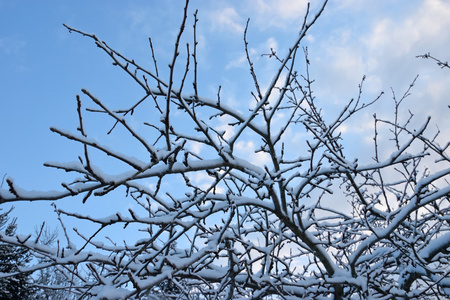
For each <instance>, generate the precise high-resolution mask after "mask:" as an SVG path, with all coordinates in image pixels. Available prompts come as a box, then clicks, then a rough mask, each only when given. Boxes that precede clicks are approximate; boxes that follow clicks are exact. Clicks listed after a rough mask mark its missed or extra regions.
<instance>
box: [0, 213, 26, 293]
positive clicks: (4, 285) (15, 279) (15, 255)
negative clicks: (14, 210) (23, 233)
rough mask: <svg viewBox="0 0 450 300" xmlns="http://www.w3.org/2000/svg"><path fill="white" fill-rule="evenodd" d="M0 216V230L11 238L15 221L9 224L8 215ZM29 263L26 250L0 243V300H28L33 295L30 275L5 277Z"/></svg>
mask: <svg viewBox="0 0 450 300" xmlns="http://www.w3.org/2000/svg"><path fill="white" fill-rule="evenodd" d="M10 212H11V210H9V211H7V212H6V213H1V214H0V230H1V231H3V230H4V234H6V235H8V236H13V235H14V233H15V231H16V229H17V224H16V219H13V220H12V221H11V222H10V223H9V224H7V223H8V221H9V217H8V214H9V213H10ZM29 261H30V254H29V251H28V249H25V248H22V247H17V246H12V245H6V244H3V243H0V299H28V298H29V296H31V295H32V294H33V291H34V289H33V288H32V287H31V279H30V274H28V273H20V274H16V275H13V276H8V277H6V276H5V275H6V274H11V273H16V272H18V271H19V267H21V266H25V265H26V263H28V262H29Z"/></svg>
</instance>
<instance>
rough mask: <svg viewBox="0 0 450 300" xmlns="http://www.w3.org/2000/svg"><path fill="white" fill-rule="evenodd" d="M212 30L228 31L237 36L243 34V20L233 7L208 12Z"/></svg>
mask: <svg viewBox="0 0 450 300" xmlns="http://www.w3.org/2000/svg"><path fill="white" fill-rule="evenodd" d="M209 18H210V20H211V25H212V28H211V29H212V30H217V31H229V32H234V33H238V34H242V33H243V32H244V27H243V25H242V24H244V23H243V20H242V19H241V17H240V16H239V15H238V13H237V12H236V10H235V9H234V7H225V8H221V9H217V10H213V11H210V12H209Z"/></svg>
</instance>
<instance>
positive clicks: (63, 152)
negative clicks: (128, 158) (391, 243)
mask: <svg viewBox="0 0 450 300" xmlns="http://www.w3.org/2000/svg"><path fill="white" fill-rule="evenodd" d="M305 3H306V2H305V1H292V0H276V1H274V0H249V1H234V0H233V1H191V3H190V9H189V12H188V16H189V18H188V26H187V29H186V34H185V36H184V37H185V40H184V42H185V43H186V42H190V43H192V35H191V32H192V24H193V17H192V15H193V13H194V12H195V10H196V9H198V18H199V23H198V35H199V36H198V41H199V48H198V51H199V54H198V56H199V68H200V73H199V82H200V86H199V88H200V93H201V94H202V95H204V96H206V97H210V98H215V97H216V94H217V90H218V87H219V86H221V87H222V88H221V97H222V99H223V100H224V101H226V102H227V103H228V104H230V105H239V106H242V107H243V108H249V107H250V106H251V104H250V103H251V94H250V92H251V91H252V88H253V86H252V80H251V76H250V73H249V68H248V64H247V62H246V60H245V52H244V43H243V33H244V29H245V25H246V22H247V19H248V18H250V24H249V29H248V41H249V49H250V53H251V55H252V58H253V59H254V61H255V66H256V72H257V74H258V75H259V76H260V79H261V82H262V83H263V84H267V83H268V82H269V81H270V78H271V74H272V72H273V71H274V70H275V69H276V67H277V64H276V63H275V62H274V61H273V60H269V59H268V58H267V57H262V56H261V54H266V53H269V52H270V49H271V48H273V49H275V50H276V51H277V53H280V54H281V55H284V53H285V51H286V49H287V48H288V47H289V46H290V44H291V43H292V42H293V41H294V39H295V38H296V34H297V32H298V29H299V28H300V25H301V23H302V21H303V15H304V12H305V7H306V5H305ZM318 3H319V2H318V1H313V2H312V5H311V11H312V12H315V9H316V8H317V5H318ZM183 4H184V3H183V1H175V0H172V1H143V0H142V1H117V0H112V1H107V2H106V1H76V2H75V1H73V2H67V1H21V0H17V1H7V0H0V28H1V30H0V64H1V66H2V67H1V68H0V103H1V108H2V109H1V110H0V141H1V145H2V146H1V147H0V177H1V178H3V176H4V174H6V175H7V176H11V177H13V178H15V180H16V183H17V184H18V185H19V186H21V187H24V188H27V189H36V190H49V189H58V188H60V186H59V183H60V182H61V181H63V180H64V179H65V178H68V177H67V174H63V173H61V172H59V171H55V170H50V169H47V168H44V167H43V166H42V164H43V162H45V161H71V160H74V159H76V157H77V155H79V154H80V153H81V152H80V151H81V147H80V146H79V145H74V144H73V143H71V142H70V141H66V140H64V139H63V138H61V137H59V136H57V135H56V134H54V133H51V132H50V130H49V127H50V126H56V127H59V128H64V129H67V130H72V131H75V129H76V126H77V115H76V101H75V96H76V95H77V94H79V93H80V89H81V88H88V89H89V90H90V91H92V92H94V93H95V94H96V95H99V96H101V97H102V99H108V101H107V102H108V103H109V104H111V105H112V106H113V107H117V108H118V107H121V106H123V105H125V106H129V105H127V103H133V101H136V99H138V98H139V95H141V94H140V92H141V91H139V89H138V87H136V85H135V84H134V83H133V81H132V80H131V79H130V78H128V77H127V76H126V75H125V74H123V72H122V71H120V70H119V69H117V68H114V67H113V66H112V65H111V61H110V58H109V57H107V56H106V55H105V54H104V53H102V52H101V51H99V50H98V49H97V48H96V47H95V45H94V44H93V43H92V41H91V40H89V39H87V38H83V37H81V36H80V35H77V34H73V33H69V31H68V30H67V29H66V28H64V27H63V25H62V24H63V23H65V24H67V25H69V26H71V27H74V28H77V29H80V30H83V31H86V32H89V33H95V34H96V35H97V36H98V37H99V38H100V39H101V40H104V41H106V42H107V43H108V44H109V45H111V46H112V47H113V48H115V49H116V50H118V51H119V52H121V53H122V54H124V55H126V56H127V57H129V58H134V59H135V60H136V61H139V62H140V63H141V64H143V65H148V66H151V65H152V60H151V53H150V51H149V42H148V37H151V38H152V42H153V45H154V49H155V54H156V57H157V60H158V63H159V64H160V68H161V73H162V74H164V73H166V74H167V71H168V68H167V67H166V66H167V64H168V63H169V61H170V60H171V58H172V55H173V45H174V42H175V37H176V34H177V33H178V29H179V26H180V23H181V16H182V10H183ZM449 29H450V2H449V1H444V0H442V1H440V0H422V1H418V0H412V1H400V0H395V1H391V0H380V1H372V0H342V1H336V0H335V1H333V0H332V1H330V2H329V4H328V6H327V8H326V9H325V12H324V13H323V15H322V16H321V18H320V19H319V21H318V23H317V24H315V26H314V27H313V28H312V29H311V31H310V32H309V34H308V36H307V37H306V39H305V40H304V42H303V46H304V47H308V53H309V60H310V62H311V65H310V74H311V77H312V78H314V79H315V80H316V82H315V83H314V87H315V93H316V96H317V99H318V101H319V102H320V103H321V104H322V106H323V107H325V108H326V109H325V112H324V113H325V115H326V116H329V118H330V120H331V119H333V116H334V115H335V114H337V113H338V112H339V111H340V108H342V106H343V105H344V104H345V103H346V101H348V100H349V99H351V98H354V97H357V95H358V85H359V84H360V82H361V78H362V77H363V76H366V82H365V85H364V94H363V95H364V98H365V99H367V100H366V101H370V100H371V99H373V98H374V97H376V96H377V95H378V94H379V93H380V92H381V91H384V92H385V95H384V96H383V98H382V99H381V101H379V102H378V103H377V104H376V105H374V106H373V107H371V108H369V109H368V110H366V111H365V112H363V113H361V114H360V117H359V118H356V119H355V120H353V121H352V122H350V123H348V125H347V127H346V128H345V132H344V134H346V135H347V136H348V138H349V139H350V141H351V140H352V139H355V141H356V140H359V141H361V140H362V141H363V143H362V145H361V144H359V146H358V147H354V148H352V147H350V148H349V149H348V151H349V152H348V153H349V156H352V155H353V154H354V155H356V154H360V153H361V152H364V151H367V149H369V148H370V144H369V142H370V140H371V138H372V136H371V134H372V133H373V129H372V127H371V126H372V124H373V118H372V115H373V114H374V113H377V115H383V114H385V115H386V116H388V115H392V108H393V104H392V103H393V102H392V93H393V92H394V93H395V95H396V97H397V98H400V97H401V96H402V95H403V93H404V92H405V91H406V90H407V88H408V87H409V85H410V84H411V82H412V81H413V80H414V78H415V77H416V76H417V75H419V77H418V79H417V81H416V85H415V87H414V88H413V89H412V91H411V92H412V95H411V96H410V97H409V98H408V104H407V105H405V110H406V108H408V109H410V111H411V112H412V113H413V114H415V116H416V117H415V119H414V120H413V125H416V126H419V125H420V124H422V123H423V121H424V120H425V118H426V117H427V116H429V115H430V116H432V122H431V123H432V124H433V126H434V124H436V125H437V126H439V128H440V130H441V131H442V133H441V134H442V137H443V138H444V140H445V138H446V139H447V140H448V137H449V136H450V121H449V119H450V118H449V111H450V110H449V109H448V107H447V106H448V104H449V103H450V101H449V96H448V95H450V71H449V70H448V69H447V70H445V69H444V70H442V69H440V68H439V67H438V66H437V65H436V64H435V63H434V62H432V61H430V60H423V59H419V58H416V56H417V55H421V54H424V53H427V52H430V53H431V54H432V55H433V56H435V57H438V58H440V59H442V60H444V61H446V60H448V59H450V52H449V49H450V34H449ZM182 66H183V63H180V68H181V67H182ZM300 66H301V64H300ZM164 67H166V68H164ZM299 71H300V72H302V71H303V70H302V69H300V70H299ZM127 101H128V102H127ZM88 106H89V105H88ZM91 125H92V126H94V127H95V126H97V125H98V126H100V125H101V120H99V121H98V123H96V122H95V121H93V122H92V124H91ZM433 128H435V127H433ZM365 140H367V145H366V146H367V148H365V147H366V146H364V141H365ZM444 140H443V141H444ZM110 143H111V145H113V146H114V145H117V146H118V147H120V146H121V145H120V143H121V141H120V140H111V141H110ZM241 147H242V149H243V150H244V149H245V150H247V151H248V150H249V149H251V147H252V144H251V141H248V143H246V144H243V145H241ZM250 159H252V158H250ZM257 159H264V158H257ZM71 201H72V202H71ZM14 205H15V206H16V210H15V211H14V213H13V215H14V216H18V217H19V222H18V223H19V232H22V230H23V231H24V232H30V230H31V231H32V230H33V227H34V226H36V225H38V224H40V223H41V222H42V221H43V220H49V218H53V219H54V217H55V215H52V214H50V213H51V211H52V208H51V206H50V203H48V202H41V203H33V204H30V203H17V204H14ZM58 205H61V206H66V207H67V208H70V207H71V206H72V205H79V201H76V202H74V201H73V200H70V199H67V200H64V201H62V202H61V204H58ZM7 207H9V206H8V205H5V206H4V208H5V209H6V208H7ZM49 222H50V224H51V222H53V221H49Z"/></svg>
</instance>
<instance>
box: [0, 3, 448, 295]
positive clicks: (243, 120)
mask: <svg viewBox="0 0 450 300" xmlns="http://www.w3.org/2000/svg"><path fill="white" fill-rule="evenodd" d="M326 2H327V1H324V3H323V5H322V6H320V7H319V8H318V9H317V10H316V11H314V12H311V13H310V12H309V9H308V13H307V14H306V16H305V18H304V23H303V26H302V27H301V28H300V30H299V33H298V35H297V36H296V37H294V40H293V43H292V46H291V47H290V48H289V49H284V52H282V51H280V50H278V51H277V52H275V51H272V52H271V53H269V55H267V56H266V58H267V59H273V60H275V61H277V62H278V63H279V67H278V69H277V70H276V71H275V72H274V74H273V77H272V80H271V81H270V82H269V83H268V84H267V85H266V84H264V85H263V84H262V83H261V80H260V76H259V75H258V73H257V71H255V68H254V64H253V57H252V55H251V53H250V51H248V42H247V29H248V23H247V27H246V30H245V32H244V41H245V46H244V47H245V52H246V59H247V61H248V65H249V69H250V76H251V78H252V80H253V82H254V85H253V86H252V87H249V90H248V91H245V92H244V91H243V92H242V101H246V100H247V99H248V95H251V96H252V101H253V103H254V105H253V106H252V108H251V109H250V110H249V111H243V110H241V109H239V108H238V107H234V106H232V105H229V104H227V102H226V101H225V100H223V99H222V98H221V88H219V89H218V91H217V96H216V97H215V98H208V97H204V96H202V94H201V93H200V89H201V83H200V82H199V81H198V68H199V65H198V61H199V59H198V56H197V53H198V52H197V46H198V40H197V35H196V32H197V21H198V20H197V15H196V14H195V15H194V18H193V21H192V23H193V26H194V27H193V28H194V31H193V36H192V42H191V43H189V44H188V45H187V46H182V44H181V41H182V38H183V34H184V33H185V27H186V26H187V23H188V22H190V18H189V17H188V14H187V4H188V3H186V8H185V10H184V14H183V18H182V20H181V27H180V30H179V33H178V35H177V38H176V41H175V46H174V49H172V51H173V53H174V54H173V56H172V59H171V61H170V62H169V68H168V71H167V72H166V70H165V69H163V65H164V64H160V63H158V62H157V58H156V56H155V53H154V51H153V46H152V43H151V41H150V45H151V47H150V49H151V55H152V57H153V66H151V67H150V66H145V65H142V64H139V63H138V62H137V61H135V60H133V59H129V58H127V57H126V56H124V55H122V54H121V53H119V52H117V51H116V50H114V49H113V48H112V47H111V46H110V45H108V44H107V43H105V42H103V41H102V40H100V39H99V38H98V37H97V36H96V35H94V34H89V33H86V32H82V31H80V30H77V29H74V28H71V27H69V26H66V27H67V28H68V30H69V31H71V32H74V33H78V34H81V35H83V36H85V37H87V38H88V39H91V40H92V41H93V42H94V43H95V45H96V46H97V47H98V48H100V49H101V50H102V51H104V52H105V53H106V54H107V55H109V57H110V58H111V60H112V62H113V65H115V66H116V67H118V68H119V69H121V70H123V71H124V72H125V73H127V74H128V75H129V76H130V77H131V78H132V79H133V80H134V82H135V83H136V84H137V86H139V87H140V88H141V89H142V97H141V98H139V99H136V101H135V102H134V103H133V104H132V105H131V106H128V107H126V108H122V107H121V108H112V107H110V106H109V105H108V104H107V103H106V102H105V101H104V100H102V99H101V98H100V97H97V96H96V95H95V92H91V91H89V90H87V89H83V90H82V95H80V96H77V97H76V99H77V108H78V109H77V114H78V119H79V124H78V125H77V132H74V131H69V130H63V129H59V128H51V130H52V131H53V132H55V133H57V134H59V135H61V136H62V137H65V138H68V139H70V140H73V141H74V142H76V143H78V144H81V145H82V152H81V154H80V156H79V157H78V158H77V159H76V160H75V161H74V162H70V163H59V162H51V163H46V165H47V166H49V167H53V168H57V169H61V170H63V171H66V172H72V173H75V174H76V175H77V177H76V178H75V179H74V180H73V182H70V183H63V184H62V186H63V187H64V190H61V191H60V192H54V191H52V192H42V193H39V192H29V191H26V190H24V189H22V188H20V187H18V185H17V184H16V183H15V182H14V180H13V179H12V178H8V179H7V184H8V190H6V189H3V190H0V201H1V202H13V201H35V200H52V201H55V200H59V199H63V198H67V197H72V196H79V197H78V198H76V199H79V201H80V204H81V203H83V204H86V205H88V204H89V203H92V202H96V201H101V200H102V199H107V200H108V201H109V202H104V203H106V204H104V209H102V210H101V211H95V212H90V213H83V212H80V211H67V210H63V209H61V208H59V207H58V206H57V205H58V204H57V202H56V205H55V210H56V212H57V215H58V218H59V219H60V220H61V224H62V225H63V229H64V230H63V231H64V235H65V238H66V239H67V246H66V247H62V246H58V247H48V246H45V245H42V244H41V243H39V242H36V240H35V239H33V238H31V235H30V236H19V237H11V236H8V235H4V234H1V235H0V236H1V240H2V242H6V243H10V244H12V245H17V246H21V247H26V248H28V249H30V251H32V252H33V253H35V254H36V255H38V256H40V257H44V256H45V257H46V261H45V262H41V263H38V264H35V265H32V266H30V267H29V268H27V270H24V271H29V272H30V271H39V270H43V269H45V268H49V267H53V266H60V267H61V270H64V272H66V274H71V276H72V277H70V276H67V277H66V278H73V279H74V282H73V286H72V291H73V292H76V293H78V295H79V296H80V297H81V298H83V297H86V298H89V297H96V298H97V299H125V298H139V297H142V298H144V297H148V298H152V297H156V296H155V295H156V294H158V293H165V294H164V296H165V297H167V298H168V299H170V297H171V296H175V297H176V299H244V298H245V299H264V298H265V297H274V298H277V297H278V298H279V299H300V298H306V299H321V298H322V299H323V298H334V299H369V298H370V299H412V298H414V299H417V298H423V299H425V298H427V299H430V298H435V299H438V298H442V297H445V296H450V279H449V277H450V276H449V272H450V268H449V254H450V252H449V251H450V232H449V222H450V219H449V209H450V206H449V194H450V184H449V179H450V164H449V163H450V157H449V155H448V146H449V143H448V142H445V144H444V145H440V144H439V143H438V142H437V141H438V138H439V137H440V136H439V135H438V133H436V132H434V131H433V129H429V128H428V127H432V126H429V124H430V123H431V120H430V118H429V119H426V120H423V125H422V126H419V127H417V128H411V124H413V123H412V122H411V120H412V119H413V118H414V116H413V115H412V114H408V115H406V117H405V116H404V115H402V113H401V112H402V111H404V110H402V109H401V108H403V107H404V106H405V105H406V104H405V102H406V101H407V99H406V98H407V97H408V96H409V94H410V89H411V88H412V87H413V85H414V82H413V83H412V84H411V87H410V88H409V89H408V90H407V91H406V92H405V93H404V95H403V96H402V97H401V98H400V99H398V98H397V97H396V96H395V94H394V97H393V105H394V109H393V112H392V117H391V118H380V117H378V116H377V115H374V116H373V136H372V138H373V140H372V141H373V152H372V153H359V155H360V156H359V157H350V156H349V155H348V154H346V149H347V148H348V147H350V146H352V147H356V145H349V144H348V143H347V142H346V140H345V136H344V135H342V132H343V131H344V129H343V128H344V127H345V126H346V125H347V123H348V122H349V120H352V119H354V118H358V114H359V113H360V112H361V111H362V110H368V109H370V107H371V104H373V103H375V102H376V101H378V100H379V98H380V97H381V94H382V93H381V94H380V95H379V97H375V98H374V99H369V100H367V99H365V96H364V94H363V83H364V78H363V80H362V81H361V83H360V85H359V90H357V96H356V97H354V98H353V99H352V100H350V101H348V103H347V104H346V105H345V106H344V107H342V110H340V111H339V112H338V113H336V112H335V114H334V117H333V118H332V119H330V118H329V117H328V118H326V117H325V114H324V111H326V109H327V108H326V107H319V105H318V101H317V99H316V97H315V94H314V92H313V91H314V86H313V83H314V80H313V79H312V78H310V75H309V74H310V73H309V67H310V66H309V60H308V54H307V49H306V48H305V47H302V46H303V40H304V39H305V36H306V33H307V32H308V30H309V29H310V27H311V26H312V25H313V24H314V23H315V22H316V21H317V19H318V18H319V16H320V15H321V13H322V11H323V10H324V9H325V5H326ZM300 66H301V69H299V67H300ZM85 102H90V103H92V104H93V105H95V106H96V107H95V108H91V107H89V108H88V109H87V112H86V110H84V109H83V107H84V103H85ZM91 114H94V115H95V117H96V118H105V120H106V118H109V119H110V120H112V123H111V127H110V128H109V130H107V134H108V135H109V136H111V135H114V134H116V135H117V136H118V137H120V139H121V140H122V142H121V145H120V147H118V148H112V147H109V146H108V143H107V140H108V139H107V138H105V140H102V139H101V138H99V137H98V135H97V134H96V135H92V136H90V134H89V130H91V129H90V128H89V126H88V124H89V118H90V115H91ZM329 115H330V114H329ZM142 116H144V117H145V119H144V120H143V121H142V122H140V118H141V117H142ZM294 135H295V136H296V137H300V138H296V139H294V138H293V137H294ZM94 137H95V138H94ZM250 142H251V144H252V145H254V147H252V149H256V152H255V153H248V151H245V150H246V149H245V146H242V145H248V144H249V143H250ZM354 142H355V141H353V143H354ZM119 148H120V149H119ZM126 151H128V152H126ZM102 155H103V156H104V157H101V156H102ZM106 159H107V160H106ZM112 172H114V174H108V173H112ZM117 199H120V200H117ZM120 201H122V202H120ZM108 203H123V205H116V204H115V205H114V208H117V211H116V212H113V213H109V212H108V211H109V210H110V209H112V208H113V207H111V205H109V204H108ZM121 207H128V209H120V208H121ZM103 211H105V212H107V213H105V214H104V215H101V213H102V212H103ZM69 218H70V219H71V220H72V219H73V220H78V221H79V222H87V223H89V224H90V229H91V230H94V231H95V232H93V233H92V234H88V235H86V234H83V232H81V229H79V230H76V233H77V237H81V238H83V239H84V243H82V244H75V243H74V242H73V239H74V237H73V236H72V234H71V232H69V231H68V230H66V227H65V226H64V223H65V222H66V221H64V220H67V219H69ZM111 232H116V233H117V232H123V239H109V240H101V239H100V237H99V236H100V233H104V234H111ZM133 232H134V233H133ZM133 234H134V235H133ZM133 238H136V239H135V240H134V241H133V242H130V240H129V239H133ZM122 240H127V241H122ZM75 279H76V280H75ZM152 291H153V294H152ZM173 294H176V295H173Z"/></svg>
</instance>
